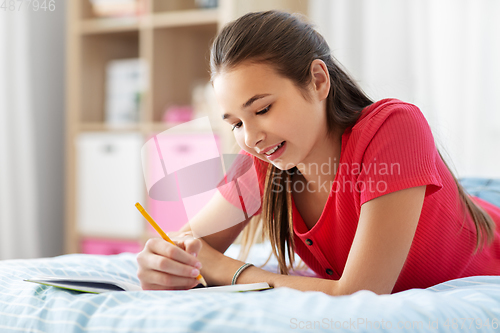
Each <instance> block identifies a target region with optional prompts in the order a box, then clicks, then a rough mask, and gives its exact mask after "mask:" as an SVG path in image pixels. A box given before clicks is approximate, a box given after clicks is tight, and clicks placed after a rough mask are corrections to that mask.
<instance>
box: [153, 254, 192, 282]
mask: <svg viewBox="0 0 500 333" xmlns="http://www.w3.org/2000/svg"><path fill="white" fill-rule="evenodd" d="M200 265H201V264H200ZM147 266H148V267H149V268H151V269H154V270H156V271H159V272H163V273H168V274H173V275H177V276H180V277H188V278H191V277H197V276H198V275H199V274H200V270H199V268H197V267H193V266H190V265H185V264H183V263H180V262H178V261H175V260H173V259H170V258H167V257H163V256H161V255H154V256H152V257H150V258H149V264H148V265H147Z"/></svg>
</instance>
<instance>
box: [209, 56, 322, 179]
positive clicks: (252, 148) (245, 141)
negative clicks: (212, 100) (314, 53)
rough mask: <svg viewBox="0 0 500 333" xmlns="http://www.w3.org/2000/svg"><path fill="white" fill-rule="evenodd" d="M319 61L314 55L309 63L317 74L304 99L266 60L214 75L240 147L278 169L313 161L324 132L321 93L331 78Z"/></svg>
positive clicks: (226, 115)
mask: <svg viewBox="0 0 500 333" xmlns="http://www.w3.org/2000/svg"><path fill="white" fill-rule="evenodd" d="M319 62H320V63H321V64H323V65H324V63H323V62H321V61H319ZM315 63H316V65H315ZM321 64H319V63H318V62H316V60H315V62H313V64H312V65H311V68H312V69H313V68H314V66H319V68H316V70H317V72H318V74H319V76H318V75H316V74H314V71H313V80H312V82H311V84H310V90H309V98H307V99H306V98H305V97H304V94H303V92H302V91H301V90H299V89H298V88H297V87H296V86H295V85H294V83H293V82H292V81H291V80H290V79H287V78H284V77H282V76H280V75H278V74H276V72H275V71H274V69H273V68H272V67H271V66H270V65H266V64H252V63H248V64H241V65H239V66H237V67H236V68H234V69H232V70H230V71H228V72H222V73H220V74H218V75H217V76H216V78H215V80H214V81H213V85H214V90H215V95H216V98H217V101H218V103H219V105H220V106H221V109H222V113H223V116H222V117H223V119H224V121H226V122H227V123H228V124H229V125H230V126H231V127H232V130H233V132H234V136H235V138H236V141H237V142H238V144H239V146H240V147H241V148H242V149H243V150H245V151H247V152H248V153H250V154H252V155H254V156H256V157H258V158H260V159H261V160H264V161H266V162H270V163H272V164H274V165H275V166H276V167H277V168H279V169H281V170H288V169H291V168H292V167H294V166H296V165H297V164H298V163H308V162H313V161H314V158H315V155H317V154H318V153H319V152H315V146H316V145H317V144H318V143H319V142H320V141H321V140H324V139H325V137H326V133H327V125H326V112H325V110H326V107H325V105H326V104H325V102H326V101H325V98H326V96H327V94H328V90H329V78H328V74H326V77H321V75H322V74H321V72H322V71H323V70H326V66H325V67H324V68H321ZM326 73H327V72H326ZM323 74H324V73H323ZM318 79H319V82H320V84H319V85H318V82H317V80H318ZM322 81H323V82H322ZM326 81H328V83H325V82H326ZM321 85H323V87H321ZM324 85H328V87H327V88H328V89H326V94H325V93H324V92H322V90H325V87H324ZM318 86H319V87H320V89H317V88H318ZM323 95H324V96H323ZM318 146H321V145H318ZM276 147H278V148H277V149H276Z"/></svg>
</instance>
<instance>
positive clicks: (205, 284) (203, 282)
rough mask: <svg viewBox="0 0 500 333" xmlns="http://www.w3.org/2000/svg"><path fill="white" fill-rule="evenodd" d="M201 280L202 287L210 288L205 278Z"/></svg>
mask: <svg viewBox="0 0 500 333" xmlns="http://www.w3.org/2000/svg"><path fill="white" fill-rule="evenodd" d="M199 280H200V282H201V284H202V285H204V286H205V287H208V285H207V281H205V279H204V278H203V276H201V277H200V278H199Z"/></svg>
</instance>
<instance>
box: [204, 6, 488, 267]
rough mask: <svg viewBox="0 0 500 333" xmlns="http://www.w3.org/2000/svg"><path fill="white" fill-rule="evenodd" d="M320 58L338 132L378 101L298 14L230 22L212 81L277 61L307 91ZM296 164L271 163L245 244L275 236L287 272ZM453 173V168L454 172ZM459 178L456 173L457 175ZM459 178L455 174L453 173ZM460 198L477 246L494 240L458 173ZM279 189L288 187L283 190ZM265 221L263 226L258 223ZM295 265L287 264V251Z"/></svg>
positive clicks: (220, 39)
mask: <svg viewBox="0 0 500 333" xmlns="http://www.w3.org/2000/svg"><path fill="white" fill-rule="evenodd" d="M315 59H321V60H322V61H323V62H324V63H325V64H326V66H327V68H328V72H329V76H330V92H329V94H328V97H327V102H326V115H327V117H326V118H327V127H328V134H329V135H334V134H338V131H339V130H340V131H342V132H343V131H344V130H345V129H346V128H348V127H350V126H352V125H354V124H355V123H356V121H357V120H358V118H359V116H360V115H361V111H362V110H363V108H365V107H367V106H368V105H370V104H372V103H373V101H372V100H370V98H368V96H367V95H366V94H365V93H364V92H363V91H362V90H361V88H359V86H358V85H357V84H356V83H355V81H354V80H353V79H352V78H351V77H350V76H349V75H348V74H347V72H346V71H345V70H343V69H342V68H341V66H340V65H339V64H338V63H337V62H336V61H335V59H334V58H333V56H332V55H331V52H330V48H329V46H328V44H327V43H326V41H325V40H324V38H323V37H322V36H321V35H320V34H319V33H318V32H317V31H316V30H315V29H314V27H313V26H312V25H311V24H309V23H307V21H306V20H305V19H302V17H301V16H300V15H298V14H289V13H286V12H280V11H274V10H273V11H266V12H256V13H249V14H246V15H244V16H242V17H240V18H238V19H237V20H235V21H233V22H231V23H229V24H228V25H226V26H225V27H224V28H223V29H222V31H221V32H220V33H219V34H218V36H217V37H216V39H215V40H214V42H213V45H212V49H211V57H210V67H211V75H212V80H213V79H214V78H215V77H216V76H217V75H218V74H220V73H221V72H224V71H230V70H231V69H233V68H235V67H236V66H237V65H239V64H241V63H243V62H255V63H266V64H269V65H272V67H273V68H274V69H275V71H276V73H277V74H278V75H281V76H282V77H285V78H288V79H290V80H291V81H292V82H294V83H295V85H296V86H297V87H298V88H299V89H300V90H301V91H302V92H303V94H304V96H307V86H308V84H309V83H310V82H311V79H312V77H311V73H310V65H311V63H312V62H313V60H315ZM296 171H297V168H296V167H294V168H292V169H290V170H287V171H282V170H280V169H278V168H276V167H275V166H274V165H272V164H271V163H269V165H268V167H267V175H266V181H265V186H264V196H263V203H262V214H261V215H262V216H258V217H256V218H254V219H253V221H252V222H251V223H250V227H249V228H246V229H245V231H248V232H247V233H246V234H244V235H243V248H244V249H245V248H246V253H248V249H249V246H251V244H248V243H250V242H252V241H254V240H255V235H249V234H250V233H252V232H253V233H254V234H255V233H256V232H263V235H264V236H267V237H268V238H269V240H270V241H271V245H272V250H273V253H274V255H275V256H276V257H277V258H278V262H279V268H280V272H281V273H282V274H288V270H289V269H290V268H293V263H294V253H295V251H294V248H295V246H294V238H293V225H292V216H291V215H292V208H291V190H290V186H289V184H290V183H291V177H292V175H293V174H294V173H295V172H296ZM450 172H451V171H450ZM453 177H454V176H453ZM454 178H455V177H454ZM455 182H456V184H457V188H458V191H459V193H460V198H461V199H462V201H463V202H464V203H465V205H466V207H467V209H468V211H469V212H470V214H471V216H472V218H473V219H474V222H475V225H476V230H477V246H476V250H477V247H478V246H479V244H480V243H481V240H482V237H481V236H482V232H483V231H485V232H486V234H487V239H488V241H489V242H491V241H492V239H493V230H494V227H495V224H494V222H493V220H492V219H491V217H489V216H488V215H487V214H486V213H485V212H484V211H483V210H482V209H480V208H479V207H478V206H477V205H475V204H474V202H472V200H471V199H470V198H469V197H468V196H467V194H466V193H465V192H464V190H463V188H462V187H461V186H460V184H459V182H458V180H457V179H456V178H455ZM279 189H285V190H284V191H283V190H279ZM259 223H263V226H262V228H259V227H256V226H255V224H259ZM287 252H288V260H289V262H290V266H288V265H287V264H286V253H287Z"/></svg>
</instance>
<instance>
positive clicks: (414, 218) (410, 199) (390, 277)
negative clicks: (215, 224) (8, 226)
mask: <svg viewBox="0 0 500 333" xmlns="http://www.w3.org/2000/svg"><path fill="white" fill-rule="evenodd" d="M425 189H426V186H420V187H413V188H409V189H405V190H400V191H397V192H393V193H390V194H386V195H383V196H381V197H378V198H376V199H373V200H370V201H368V202H366V203H365V204H363V205H362V206H361V213H360V218H359V222H358V227H357V230H356V235H355V237H354V240H353V244H352V247H351V250H350V252H349V256H348V258H347V262H346V265H345V268H344V272H343V274H342V277H341V278H340V280H338V281H333V280H327V279H317V278H311V277H301V276H287V275H280V274H274V273H270V272H267V271H264V270H262V269H260V268H257V267H249V268H247V269H245V270H244V271H243V273H242V274H241V275H240V276H239V278H238V281H237V282H238V283H254V282H263V281H265V282H268V283H269V284H270V285H271V286H273V287H275V288H276V287H289V288H294V289H298V290H302V291H312V290H315V291H322V292H324V293H326V294H330V295H348V294H352V293H354V292H356V291H358V290H371V291H373V292H375V293H377V294H389V293H391V291H392V289H393V288H394V285H395V283H396V280H397V278H398V276H399V274H400V272H401V269H402V268H403V264H404V262H405V260H406V257H407V256H408V252H409V250H410V246H411V243H412V240H413V236H414V235H415V230H416V228H417V224H418V221H419V218H420V213H421V211H422V205H423V202H424V196H425ZM204 247H205V249H203V247H202V251H201V253H200V254H201V256H200V260H201V261H202V262H203V261H205V262H204V263H203V267H204V269H206V271H207V272H208V271H211V270H212V269H216V268H217V267H218V268H219V271H218V274H217V275H213V276H211V279H213V280H212V281H211V283H212V284H216V285H219V284H221V285H223V284H229V283H230V281H231V278H232V274H234V272H235V271H236V270H237V269H238V267H239V266H240V265H241V264H242V262H240V261H238V260H234V259H231V258H228V257H226V256H223V255H222V256H219V255H216V254H215V253H214V252H213V250H210V249H209V247H208V246H204ZM204 250H205V251H206V252H205V251H204ZM205 258H206V260H204V259H205ZM213 258H216V260H212V259H213ZM212 264H213V265H212ZM221 267H223V269H221ZM202 273H203V271H202ZM207 281H208V280H207Z"/></svg>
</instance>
